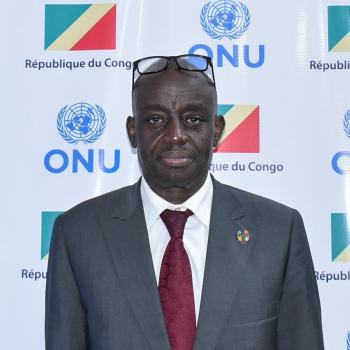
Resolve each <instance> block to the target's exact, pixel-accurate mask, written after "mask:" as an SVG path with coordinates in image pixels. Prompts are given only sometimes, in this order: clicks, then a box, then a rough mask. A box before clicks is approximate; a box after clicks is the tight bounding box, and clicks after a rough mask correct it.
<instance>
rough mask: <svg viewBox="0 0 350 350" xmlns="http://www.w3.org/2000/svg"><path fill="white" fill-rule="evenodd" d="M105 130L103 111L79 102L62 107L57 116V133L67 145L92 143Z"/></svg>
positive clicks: (96, 106) (98, 107) (97, 107)
mask: <svg viewBox="0 0 350 350" xmlns="http://www.w3.org/2000/svg"><path fill="white" fill-rule="evenodd" d="M105 128H106V115H105V112H104V111H103V109H102V108H101V107H100V106H98V105H95V107H94V106H92V105H90V104H89V103H85V102H79V103H75V104H73V105H71V106H68V105H67V106H64V107H63V108H62V109H61V110H60V111H59V113H58V116H57V130H58V133H59V134H60V135H61V136H62V137H63V139H64V140H65V141H67V142H68V143H74V144H77V143H78V142H80V141H81V142H83V143H85V144H87V143H93V142H95V141H97V140H98V139H99V138H100V136H101V135H102V134H103V132H104V130H105Z"/></svg>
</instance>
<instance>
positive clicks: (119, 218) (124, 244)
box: [100, 183, 170, 350]
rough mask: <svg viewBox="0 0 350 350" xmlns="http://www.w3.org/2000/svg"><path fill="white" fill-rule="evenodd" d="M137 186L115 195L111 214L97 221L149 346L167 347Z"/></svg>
mask: <svg viewBox="0 0 350 350" xmlns="http://www.w3.org/2000/svg"><path fill="white" fill-rule="evenodd" d="M139 185H140V183H138V184H136V185H134V186H133V187H131V189H129V190H128V191H125V193H124V195H123V194H122V195H120V196H118V202H119V203H118V202H116V203H114V208H115V209H114V212H113V214H112V217H108V218H103V220H100V222H101V225H102V226H103V231H104V235H105V238H106V241H107V245H108V247H109V250H110V253H111V256H112V259H113V262H114V265H115V268H116V271H117V274H118V277H119V278H120V281H121V283H122V286H123V288H124V290H125V295H126V297H127V298H128V300H129V303H130V306H131V308H132V310H133V312H134V314H135V316H136V319H137V320H138V322H139V323H140V326H141V328H142V330H143V332H144V334H145V336H146V338H147V339H148V342H149V344H150V346H151V348H152V349H154V350H170V345H169V341H168V336H167V331H166V327H165V323H164V318H163V313H162V308H161V304H160V300H159V294H158V288H157V281H156V278H155V273H154V268H153V263H152V256H151V251H150V246H149V241H148V236H147V228H146V223H145V218H144V212H143V207H142V201H141V196H140V190H139Z"/></svg>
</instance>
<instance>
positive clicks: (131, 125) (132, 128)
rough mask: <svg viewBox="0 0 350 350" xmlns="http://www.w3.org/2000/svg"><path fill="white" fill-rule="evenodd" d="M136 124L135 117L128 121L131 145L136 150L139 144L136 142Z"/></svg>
mask: <svg viewBox="0 0 350 350" xmlns="http://www.w3.org/2000/svg"><path fill="white" fill-rule="evenodd" d="M135 124H136V122H135V118H134V117H130V116H129V117H128V119H127V120H126V131H127V132H128V136H129V141H130V143H131V146H132V147H134V148H136V147H137V142H136V125H135Z"/></svg>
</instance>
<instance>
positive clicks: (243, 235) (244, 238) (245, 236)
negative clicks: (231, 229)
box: [236, 230, 250, 244]
mask: <svg viewBox="0 0 350 350" xmlns="http://www.w3.org/2000/svg"><path fill="white" fill-rule="evenodd" d="M236 238H237V241H238V242H239V243H241V244H246V243H247V242H248V241H249V238H250V237H249V232H248V230H238V231H237V235H236Z"/></svg>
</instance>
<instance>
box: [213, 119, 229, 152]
mask: <svg viewBox="0 0 350 350" xmlns="http://www.w3.org/2000/svg"><path fill="white" fill-rule="evenodd" d="M225 125H226V122H225V118H224V117H223V116H222V115H217V116H215V130H214V143H213V147H217V146H218V144H219V142H220V139H221V136H222V134H223V132H224V129H225Z"/></svg>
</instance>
